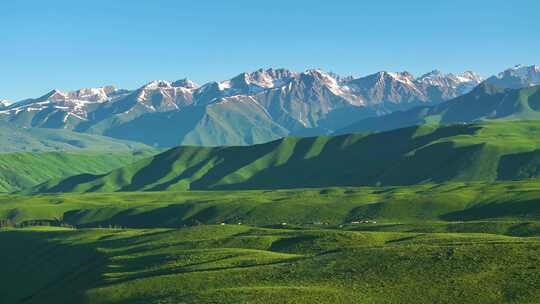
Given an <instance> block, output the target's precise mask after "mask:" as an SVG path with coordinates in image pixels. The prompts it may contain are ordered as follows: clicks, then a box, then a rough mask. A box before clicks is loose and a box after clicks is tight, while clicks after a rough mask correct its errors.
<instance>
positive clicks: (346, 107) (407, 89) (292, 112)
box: [0, 68, 480, 147]
mask: <svg viewBox="0 0 540 304" xmlns="http://www.w3.org/2000/svg"><path fill="white" fill-rule="evenodd" d="M405 75H406V76H405ZM468 75H473V74H470V73H468V72H466V73H464V74H463V75H462V76H459V77H456V76H454V75H453V74H442V73H439V74H438V75H437V76H436V77H437V79H436V80H434V79H432V78H435V76H434V75H431V76H430V77H428V76H425V75H424V78H422V79H420V78H414V77H413V76H412V75H411V74H409V73H406V72H405V73H392V72H380V73H375V74H372V75H368V76H365V77H359V78H354V77H341V76H338V75H336V74H333V73H327V72H324V71H322V70H320V69H308V70H306V71H304V72H293V71H290V70H287V69H282V68H280V69H259V70H256V71H254V72H251V73H247V72H245V73H241V74H239V75H237V76H235V77H233V78H231V79H228V80H224V81H219V82H209V83H207V84H204V85H202V86H198V85H197V84H195V83H194V82H192V81H191V80H189V79H181V80H178V81H165V80H156V81H151V82H149V83H147V84H145V85H143V86H142V87H140V88H138V89H136V90H131V91H130V90H122V89H117V88H115V87H112V86H106V87H100V88H85V89H80V90H76V91H71V92H62V91H59V90H52V91H51V92H49V93H47V94H45V95H43V96H41V97H38V98H35V99H27V100H23V101H20V102H17V103H15V104H11V105H9V106H7V107H5V108H2V109H1V110H0V120H4V121H7V122H9V123H12V124H14V125H17V126H19V127H37V128H52V129H69V130H74V131H76V132H83V133H91V134H100V135H106V136H112V137H115V138H118V139H133V138H134V137H136V138H137V140H139V141H141V142H143V143H145V144H148V145H157V146H163V147H172V146H176V145H179V144H200V145H207V146H217V145H231V144H232V145H236V144H241V145H246V144H254V143H261V142H266V141H269V140H274V139H277V138H279V137H283V136H285V135H305V134H308V135H309V134H329V133H332V132H333V131H335V130H336V129H339V128H342V127H344V126H346V125H347V124H349V123H352V122H354V121H356V120H358V119H359V118H362V117H372V116H377V115H382V114H386V113H390V112H392V111H394V110H396V109H408V108H410V107H413V106H415V105H418V104H425V103H439V102H442V101H444V100H447V99H449V98H452V97H454V96H458V95H460V94H462V90H464V89H463V87H462V86H461V85H462V84H468V85H469V86H473V85H475V84H477V83H478V82H479V81H480V80H479V79H476V78H474V77H470V76H468ZM467 77H468V78H467ZM371 78H374V79H375V78H376V81H371V80H370V79H371ZM427 78H429V80H428V79H427ZM441 79H442V80H441ZM433 91H435V92H437V93H436V94H433V93H432V92H433ZM226 104H230V105H231V106H228V105H226ZM217 108H219V109H220V110H219V111H220V113H219V115H218V114H216V111H215V109H217ZM193 112H196V113H200V115H195V116H194V117H196V118H197V119H198V120H193V119H192V118H193V115H191V113H193ZM187 116H189V117H188V118H186V117H187ZM239 117H244V118H247V119H240V120H239V121H234V119H238V118H239ZM179 118H182V119H181V120H182V121H178V119H179ZM173 119H176V120H173ZM153 120H160V121H161V122H162V123H161V125H164V126H165V125H166V126H168V128H162V129H159V128H158V127H159V125H157V126H156V128H155V130H150V131H146V130H144V129H142V128H144V126H143V124H144V123H145V122H146V121H153ZM188 122H189V123H188ZM210 122H211V123H210ZM135 126H137V128H136V130H134V128H135ZM202 126H206V129H205V128H203V127H202ZM218 126H219V127H218ZM208 128H212V129H211V130H208ZM253 128H255V129H258V130H259V131H256V134H250V130H251V129H253ZM125 130H129V132H132V133H128V131H125ZM223 130H235V132H232V133H233V134H232V135H228V134H227V132H223ZM154 131H155V132H154ZM137 132H139V133H148V132H150V133H152V134H150V135H149V136H148V138H142V137H140V136H136V135H134V134H133V133H137ZM153 132H154V133H153ZM214 133H215V134H217V135H215V136H214V135H212V134H214ZM188 134H192V135H191V136H188Z"/></svg>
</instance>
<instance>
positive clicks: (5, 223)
mask: <svg viewBox="0 0 540 304" xmlns="http://www.w3.org/2000/svg"><path fill="white" fill-rule="evenodd" d="M31 226H53V227H66V228H76V227H75V226H73V225H71V224H68V223H64V222H62V221H60V220H29V221H23V222H20V223H17V222H15V221H14V220H12V219H0V228H9V227H11V228H23V227H31Z"/></svg>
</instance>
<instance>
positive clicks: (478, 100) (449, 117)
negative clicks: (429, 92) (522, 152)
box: [335, 82, 540, 134]
mask: <svg viewBox="0 0 540 304" xmlns="http://www.w3.org/2000/svg"><path fill="white" fill-rule="evenodd" d="M496 120H504V121H507V120H540V85H539V86H532V87H530V86H527V87H525V88H520V89H508V88H502V87H500V86H497V85H493V84H489V83H487V82H484V83H482V84H480V85H478V86H477V87H475V88H474V89H473V90H472V91H471V92H469V93H467V94H464V95H462V96H459V97H457V98H455V99H452V100H450V101H447V102H444V103H440V104H437V105H432V106H418V107H415V108H412V109H409V110H407V111H397V112H394V113H391V114H388V115H385V116H380V117H370V118H366V119H362V120H360V121H357V122H355V123H353V124H351V125H349V126H347V127H345V128H343V129H341V130H338V131H336V132H335V134H346V133H362V132H373V131H386V130H392V129H398V128H404V127H409V126H414V125H423V124H443V125H448V124H459V123H471V122H480V121H496Z"/></svg>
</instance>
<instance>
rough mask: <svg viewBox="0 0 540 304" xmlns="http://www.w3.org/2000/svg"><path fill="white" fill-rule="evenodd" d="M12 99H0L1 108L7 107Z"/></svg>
mask: <svg viewBox="0 0 540 304" xmlns="http://www.w3.org/2000/svg"><path fill="white" fill-rule="evenodd" d="M9 104H10V101H9V100H7V99H0V109H4V108H7V106H9Z"/></svg>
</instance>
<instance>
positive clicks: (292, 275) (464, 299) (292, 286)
mask: <svg viewBox="0 0 540 304" xmlns="http://www.w3.org/2000/svg"><path fill="white" fill-rule="evenodd" d="M0 242H1V243H2V244H3V246H4V247H3V250H2V251H0V267H1V268H2V275H3V276H4V277H6V278H9V279H7V280H4V281H3V283H2V284H1V285H0V301H1V302H2V303H29V304H31V303H58V304H61V303H86V304H98V303H102V304H104V303H107V304H113V303H114V304H123V303H125V304H127V303H135V304H137V303H141V304H142V303H264V304H272V303H276V304H277V303H279V304H282V303H295V304H303V303H306V304H307V303H310V304H311V303H475V304H478V303H486V304H487V303H534V302H535V301H536V300H537V299H538V298H539V297H540V289H539V288H537V287H538V286H539V284H540V272H539V271H538V265H539V262H540V255H539V253H538V252H539V249H540V240H539V238H537V237H535V238H518V237H507V236H500V235H490V234H474V233H463V234H458V233H435V234H430V233H415V232H409V233H396V232H354V231H340V230H334V229H308V230H299V229H283V228H282V229H263V228H255V227H250V226H245V225H225V226H221V225H212V226H206V225H205V226H197V227H190V228H184V229H135V230H132V229H82V230H71V229H57V228H55V229H53V228H33V229H23V230H4V231H0Z"/></svg>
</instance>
